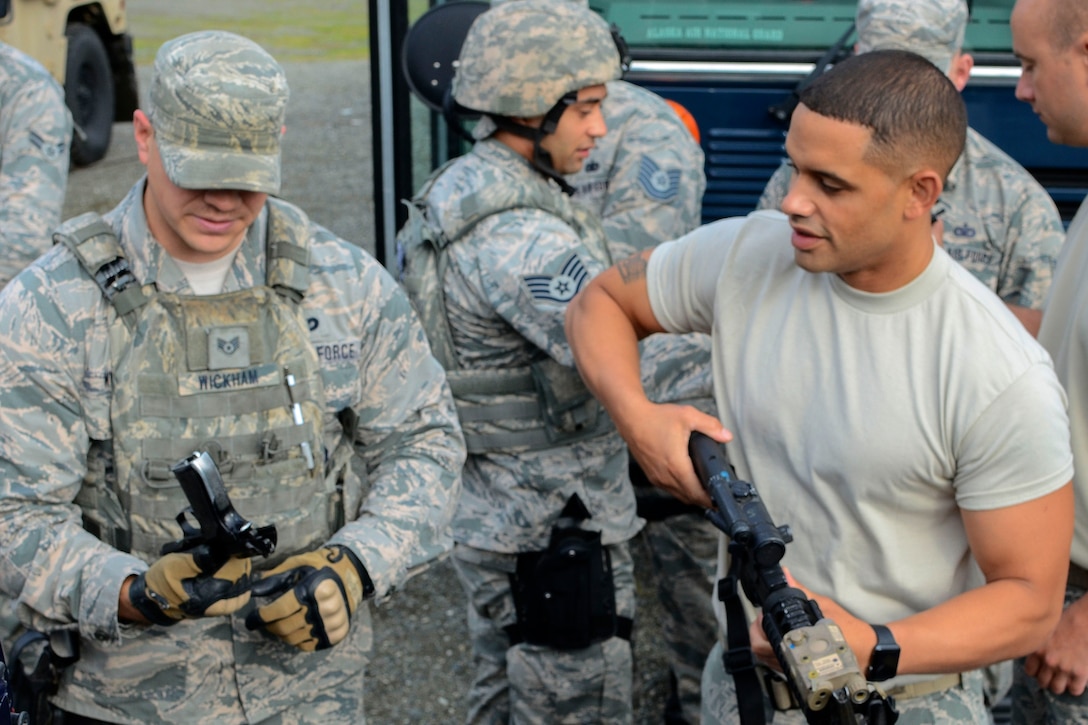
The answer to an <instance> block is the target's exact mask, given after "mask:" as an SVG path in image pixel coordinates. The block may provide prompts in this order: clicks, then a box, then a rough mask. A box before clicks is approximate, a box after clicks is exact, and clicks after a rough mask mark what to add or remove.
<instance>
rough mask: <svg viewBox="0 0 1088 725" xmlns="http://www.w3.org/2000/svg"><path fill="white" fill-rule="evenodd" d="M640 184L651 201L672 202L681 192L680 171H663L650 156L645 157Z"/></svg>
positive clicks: (639, 170)
mask: <svg viewBox="0 0 1088 725" xmlns="http://www.w3.org/2000/svg"><path fill="white" fill-rule="evenodd" d="M638 183H639V184H641V185H642V189H643V190H644V191H645V192H646V195H647V196H649V197H650V198H651V199H657V200H658V201H671V200H672V199H674V198H675V197H676V195H677V194H678V193H679V192H680V169H668V170H666V169H662V168H661V167H660V166H658V165H657V162H656V161H654V160H653V159H651V158H650V157H649V156H643V157H642V163H641V164H639V167H638Z"/></svg>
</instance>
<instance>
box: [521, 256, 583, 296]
mask: <svg viewBox="0 0 1088 725" xmlns="http://www.w3.org/2000/svg"><path fill="white" fill-rule="evenodd" d="M522 279H524V280H525V286H526V287H527V288H528V289H529V294H531V295H532V296H533V298H534V299H538V300H549V301H551V302H570V301H571V300H572V299H573V298H574V295H576V294H578V290H580V289H582V285H583V284H585V283H586V280H588V279H589V272H587V271H586V266H585V265H584V264H582V260H581V258H580V257H579V256H578V255H577V254H572V255H570V258H568V259H567V261H566V262H565V263H564V264H563V269H562V270H560V272H559V274H557V275H554V276H553V275H550V274H527V275H525V276H523V277H522Z"/></svg>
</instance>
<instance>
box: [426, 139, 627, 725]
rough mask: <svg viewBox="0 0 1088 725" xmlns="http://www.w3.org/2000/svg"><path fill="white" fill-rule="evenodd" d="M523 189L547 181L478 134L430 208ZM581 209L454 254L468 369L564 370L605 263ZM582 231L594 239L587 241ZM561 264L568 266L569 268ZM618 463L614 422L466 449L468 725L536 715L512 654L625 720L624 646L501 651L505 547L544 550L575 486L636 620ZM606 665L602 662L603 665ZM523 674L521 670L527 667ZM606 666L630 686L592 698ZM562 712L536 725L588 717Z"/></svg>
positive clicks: (451, 304) (567, 699)
mask: <svg viewBox="0 0 1088 725" xmlns="http://www.w3.org/2000/svg"><path fill="white" fill-rule="evenodd" d="M529 185H549V182H548V181H547V180H546V179H544V178H543V177H542V176H541V175H540V174H539V173H537V172H536V171H534V170H533V169H532V168H531V167H530V166H529V165H528V164H527V163H526V161H525V160H524V159H523V158H522V157H521V156H519V155H517V154H516V153H514V152H513V151H512V150H510V149H509V148H508V147H506V146H505V145H503V144H501V143H499V142H498V141H495V140H493V139H487V140H484V141H480V142H478V143H477V144H476V146H475V147H474V148H473V150H472V152H471V153H469V154H468V155H467V156H465V157H463V158H462V159H460V160H458V162H457V163H455V164H454V165H453V166H452V167H451V168H450V169H449V170H448V171H447V172H446V173H445V174H444V175H443V176H441V177H440V178H439V179H438V181H437V183H436V184H435V186H434V187H433V189H432V191H431V194H430V195H429V196H428V200H429V202H430V205H431V215H432V218H434V219H436V220H438V221H439V224H440V225H441V226H443V227H444V228H449V227H451V226H452V225H453V224H455V223H456V222H455V219H456V216H457V215H458V213H459V209H458V207H459V204H460V201H461V199H463V198H464V197H466V196H470V195H472V194H473V193H476V192H479V191H481V190H485V189H488V188H491V187H505V188H515V189H516V188H518V187H522V186H529ZM551 186H552V188H551V189H550V191H551V193H552V194H554V195H555V196H556V198H557V199H558V200H559V201H560V202H565V203H567V204H568V205H569V202H566V200H565V199H564V197H563V194H562V192H561V191H560V190H559V189H558V188H557V187H555V186H554V185H551ZM572 213H573V209H572ZM582 216H583V220H584V221H583V227H582V228H580V229H573V228H571V227H570V226H568V225H567V224H566V223H565V222H563V221H562V220H560V219H557V218H556V217H554V216H551V215H550V214H547V213H545V212H543V211H539V210H534V209H517V210H512V211H508V212H504V213H501V214H495V215H493V216H491V217H488V218H487V219H485V220H484V221H483V222H481V223H480V224H478V225H477V226H476V228H475V229H474V230H473V231H472V232H471V233H470V234H469V235H467V236H465V237H462V238H461V239H460V240H459V241H458V242H457V243H456V244H454V245H453V246H452V247H451V248H450V257H451V259H450V269H449V272H448V273H447V277H446V280H445V285H444V289H445V292H446V304H447V306H448V309H449V314H450V325H451V328H452V333H453V340H454V347H455V349H456V351H457V354H458V356H459V357H460V358H461V360H462V361H463V362H464V363H465V364H466V366H468V367H470V368H471V369H473V370H496V371H498V370H505V369H508V368H511V367H519V366H522V365H525V364H528V363H529V362H531V361H532V360H534V359H535V358H537V357H539V356H540V355H541V354H542V353H543V354H546V355H548V356H549V357H551V358H552V359H554V360H556V361H558V362H560V363H562V364H563V365H566V366H572V365H573V360H572V359H571V357H570V349H569V348H568V347H567V344H566V337H565V335H564V332H563V316H564V312H565V310H566V302H567V301H569V299H570V298H571V297H573V295H574V293H576V292H577V291H578V289H580V287H581V284H582V283H584V281H585V280H588V279H589V278H590V277H592V276H593V275H596V274H598V273H600V272H601V271H602V270H603V269H604V268H605V267H606V266H607V265H608V262H609V260H608V259H607V257H605V256H603V254H602V252H603V250H604V244H603V233H602V232H601V230H600V227H599V225H598V224H596V223H595V220H593V219H592V218H591V217H590V216H589V215H588V214H584V215H582ZM585 237H595V238H596V239H597V243H596V244H594V243H592V241H591V240H586V239H585ZM571 267H574V268H576V270H577V272H576V273H574V274H572V273H570V271H569V270H570V269H571ZM564 275H567V276H568V277H571V278H572V279H573V280H574V283H573V284H572V285H571V286H570V287H569V288H568V289H567V290H566V291H565V294H563V295H561V296H559V298H558V299H557V298H556V296H553V295H550V294H548V292H547V290H546V289H545V290H541V288H540V287H538V286H534V285H533V284H532V280H533V279H536V278H541V277H547V278H550V279H556V278H560V277H563V276H564ZM626 463H627V459H626V448H625V447H624V445H623V441H622V440H621V439H620V437H619V435H618V434H617V433H616V432H615V431H614V430H613V431H609V432H608V433H606V434H604V435H601V436H597V437H594V438H590V439H588V440H585V441H581V442H577V443H574V444H568V445H561V446H556V447H553V448H548V449H544V450H534V451H526V452H520V453H502V452H495V453H484V454H472V455H470V456H469V458H468V461H467V463H466V464H465V470H464V488H463V492H462V495H461V500H460V505H459V506H458V508H457V513H456V515H455V516H454V521H453V536H454V539H455V540H456V542H457V544H458V546H457V548H456V549H455V550H454V562H455V564H456V565H457V568H458V571H459V573H460V575H461V578H462V582H463V583H464V585H465V588H466V592H467V594H468V596H469V599H470V603H471V606H470V609H469V612H470V614H469V621H470V625H471V626H472V636H473V649H474V655H475V657H476V659H477V664H478V667H479V671H478V675H477V681H476V683H475V685H474V687H473V691H472V693H470V696H469V704H470V710H471V712H470V718H469V720H470V722H485V721H486V722H491V721H505V720H506V717H507V715H506V714H505V713H506V712H507V708H508V707H509V713H510V715H514V716H515V718H516V721H517V722H534V721H535V720H533V719H532V718H531V717H530V712H531V711H532V710H534V709H535V708H536V703H531V704H530V705H529V707H528V708H527V709H528V711H529V712H524V711H521V710H520V709H519V708H520V707H521V706H522V701H521V699H520V697H519V696H522V695H524V694H526V693H531V692H532V691H533V690H534V689H539V688H538V687H537V688H534V687H533V686H532V685H533V683H529V682H526V681H524V680H522V679H520V678H518V677H517V673H516V672H514V671H512V670H511V669H510V662H511V660H512V658H514V657H519V658H522V657H530V656H535V658H536V659H537V660H539V661H538V662H537V664H536V668H542V669H545V670H546V673H545V674H543V675H541V676H542V677H545V678H552V679H553V680H554V681H553V683H551V686H550V687H548V688H545V689H549V690H554V691H557V692H562V691H563V690H564V688H570V690H571V691H574V690H577V689H578V687H585V688H586V691H587V692H591V693H593V692H595V693H597V694H596V700H597V701H599V699H600V697H601V695H602V694H605V693H607V695H608V696H609V697H611V698H615V702H614V703H605V707H604V709H603V710H601V711H597V710H595V709H594V710H591V711H590V712H593V713H598V714H595V715H592V716H591V719H592V720H597V718H598V717H599V718H603V719H602V720H601V721H602V722H622V721H624V718H623V717H622V716H617V715H616V713H624V712H626V713H627V716H628V717H629V715H630V694H631V682H630V656H631V655H630V647H629V645H628V643H627V642H624V641H622V640H619V639H618V638H613V639H612V640H608V641H606V642H604V643H601V644H599V645H593V647H592V648H591V649H594V650H595V651H594V652H586V651H575V652H556V651H547V650H544V649H543V648H539V647H533V646H532V645H528V644H519V645H515V646H513V647H510V646H509V641H508V640H507V636H506V634H505V632H504V631H503V630H504V628H506V627H507V626H509V625H511V624H513V623H514V621H515V619H514V609H513V603H512V600H511V593H510V583H509V577H508V574H509V573H510V572H512V571H513V566H514V560H515V558H516V557H515V556H514V555H515V554H517V553H520V552H527V551H540V550H542V549H544V548H545V547H546V546H547V545H548V540H549V535H550V532H551V530H552V527H553V526H555V525H556V523H557V521H558V519H559V514H560V512H561V511H562V509H563V507H564V505H565V503H566V502H567V500H568V499H569V498H570V496H571V495H572V494H577V495H578V497H579V498H580V499H581V501H582V502H583V503H584V504H585V506H586V508H587V509H588V510H589V512H590V513H591V518H590V519H589V521H588V522H587V526H588V527H591V528H593V529H595V530H599V531H601V534H602V537H601V538H602V543H604V544H605V545H608V546H609V547H610V549H611V555H612V560H613V566H614V567H615V586H616V598H617V603H616V606H617V613H618V614H619V615H620V616H624V617H628V618H633V616H634V580H633V576H632V573H631V561H630V555H629V554H628V553H627V551H626V546H627V545H626V543H625V542H627V541H628V540H629V539H630V538H631V537H633V536H634V535H635V534H636V533H637V531H638V529H639V525H640V523H641V522H640V521H639V520H638V519H637V518H636V516H635V501H634V496H633V494H632V491H631V488H630V486H629V485H628V483H627V465H626ZM597 650H600V651H599V652H598V651H597ZM603 662H611V663H612V665H611V666H609V667H604V668H603V669H602V666H603ZM579 663H581V664H579ZM523 670H524V671H526V672H528V671H531V670H530V668H528V667H526V668H523ZM613 670H617V671H621V672H622V671H623V670H626V671H627V680H626V682H622V683H612V685H610V687H609V688H605V689H604V690H603V692H602V690H601V689H600V687H601V684H602V683H601V681H600V678H601V677H604V676H606V675H607V674H608V673H609V672H610V671H613ZM504 671H505V675H504ZM574 672H577V673H579V674H577V675H575V674H573V673H574ZM594 673H596V674H594ZM507 679H509V687H510V689H511V695H510V703H509V705H507V702H506V699H507V698H506V694H505V690H506V688H507ZM575 683H580V684H578V685H577V686H576V685H575ZM613 687H614V688H615V689H612V688H613ZM568 707H570V708H572V709H574V708H583V707H584V703H582V702H581V701H579V700H578V699H577V698H575V697H573V696H572V695H571V694H569V693H564V696H563V697H562V698H559V699H558V700H557V701H556V702H555V703H553V707H551V708H549V710H550V714H548V715H543V720H541V722H555V720H552V719H551V718H554V717H573V716H575V715H577V713H578V712H582V713H584V712H585V710H584V709H582V710H575V712H573V713H568V712H567V711H566V710H565V708H568ZM595 707H596V706H595ZM538 713H539V711H538ZM493 718H494V719H493ZM564 721H565V720H564ZM579 721H580V720H579Z"/></svg>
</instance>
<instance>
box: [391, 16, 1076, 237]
mask: <svg viewBox="0 0 1088 725" xmlns="http://www.w3.org/2000/svg"><path fill="white" fill-rule="evenodd" d="M370 1H371V6H372V12H375V13H377V15H375V16H372V17H377V18H379V22H378V23H372V31H371V32H372V38H371V47H372V48H374V49H376V50H377V53H376V57H375V58H374V59H373V60H372V64H373V65H372V88H373V93H374V94H375V95H374V97H373V104H374V109H375V118H376V121H377V123H376V125H375V135H374V147H373V151H374V160H375V189H377V190H380V194H379V198H378V199H377V201H378V204H377V205H376V216H377V220H378V222H379V243H378V250H377V251H378V256H379V258H383V257H384V255H386V254H389V253H390V245H391V244H392V238H393V234H394V232H395V230H396V229H397V228H399V226H400V225H401V224H403V221H404V216H403V210H402V209H401V208H400V207H399V204H398V201H399V199H403V198H407V197H410V196H411V195H412V193H413V192H414V190H415V189H416V188H418V186H419V184H420V183H421V182H422V181H423V178H424V177H425V176H426V174H427V173H428V172H429V171H430V170H431V169H433V168H435V167H437V166H438V165H439V164H441V163H442V162H443V161H445V160H446V159H448V158H450V157H451V156H456V155H458V154H459V153H461V152H463V151H464V150H465V148H466V145H465V143H464V141H463V140H461V139H460V138H459V137H458V136H457V135H456V134H455V133H453V132H452V131H451V129H450V127H449V126H448V125H447V124H446V123H445V121H444V119H443V118H442V114H441V113H439V112H438V111H437V110H435V108H434V106H433V105H431V106H428V105H426V104H425V103H422V102H421V101H420V100H419V98H418V96H419V95H420V94H419V91H420V90H421V89H420V88H418V87H413V88H412V89H411V90H415V91H416V93H411V92H409V90H410V88H409V83H408V82H407V79H406V73H405V63H404V62H403V61H402V60H400V59H399V56H400V54H402V53H403V39H404V36H405V35H407V34H408V31H409V29H410V28H411V27H412V25H413V23H414V22H415V20H416V19H418V18H419V17H420V16H421V15H422V14H423V13H425V12H426V11H428V10H429V9H432V8H433V6H434V5H438V4H441V5H447V6H454V5H459V6H461V7H462V9H463V10H464V11H465V13H458V12H457V8H454V7H449V8H443V11H442V12H443V13H444V14H445V13H446V12H447V11H449V14H448V15H445V17H444V18H443V19H442V21H441V22H442V23H443V24H444V25H448V26H449V27H447V28H445V29H446V30H447V31H450V32H447V33H444V34H443V37H444V39H446V40H447V41H449V42H453V41H455V40H459V39H458V38H455V37H454V36H456V35H457V31H456V30H455V29H454V27H455V26H456V25H457V21H456V18H457V17H458V15H460V16H461V18H462V19H461V21H460V22H462V23H470V22H471V18H473V17H475V14H476V13H479V12H481V11H482V10H483V9H486V7H488V3H487V2H473V1H472V0H452V2H447V3H434V2H432V3H430V4H429V5H428V4H427V3H424V2H421V1H420V0H414V1H413V2H407V0H400V2H396V1H394V2H393V3H392V4H389V3H387V2H380V1H379V0H370ZM556 1H557V2H559V1H561V0H556ZM1014 2H1015V0H974V1H973V3H971V17H970V23H969V25H968V29H967V34H966V38H965V42H964V51H965V52H968V53H970V54H971V55H972V56H973V57H974V59H975V66H974V69H973V70H972V73H971V79H970V81H969V82H968V84H967V87H966V88H965V89H964V92H963V96H964V100H965V102H966V104H967V109H968V114H969V118H970V123H971V126H972V127H974V128H975V130H977V131H978V132H979V133H981V134H982V135H984V136H986V137H987V138H988V139H990V140H991V141H993V142H994V143H995V144H997V145H998V146H999V147H1001V148H1002V149H1004V150H1005V152H1006V153H1008V154H1009V155H1010V156H1012V157H1013V158H1014V159H1016V160H1017V161H1019V162H1020V163H1021V164H1022V165H1023V166H1024V167H1025V168H1027V170H1028V171H1029V172H1031V173H1032V174H1033V175H1034V176H1035V177H1036V178H1037V179H1038V180H1039V181H1040V183H1042V185H1043V186H1044V187H1045V188H1046V189H1047V191H1048V192H1049V193H1050V195H1051V197H1052V198H1053V199H1054V201H1055V203H1056V204H1057V206H1058V210H1059V211H1060V212H1061V215H1062V218H1063V219H1064V220H1065V221H1066V223H1068V222H1069V220H1070V219H1072V217H1073V214H1074V213H1075V212H1076V209H1077V207H1078V206H1079V204H1080V202H1081V200H1083V199H1084V198H1085V196H1086V195H1088V149H1072V148H1068V147H1064V146H1057V145H1055V144H1052V143H1051V142H1050V141H1048V140H1047V137H1046V128H1045V126H1044V125H1043V124H1042V122H1041V121H1039V119H1038V118H1037V117H1036V116H1035V114H1034V113H1033V112H1032V110H1031V108H1030V107H1029V106H1028V105H1027V104H1025V103H1022V102H1020V101H1018V100H1016V97H1015V94H1014V89H1015V87H1016V83H1017V80H1018V78H1019V77H1020V65H1019V62H1018V60H1017V59H1016V57H1015V56H1014V55H1013V53H1012V35H1011V32H1010V30H1009V15H1010V13H1011V11H1012V6H1013V4H1014ZM468 6H475V9H474V10H473V9H471V8H470V7H468ZM590 7H592V8H593V9H594V10H596V11H597V12H599V13H600V14H601V15H602V16H603V17H604V18H605V19H606V20H608V21H609V22H611V23H614V24H615V25H616V26H617V27H618V28H619V29H620V31H621V32H622V34H623V36H624V38H625V39H626V41H627V44H628V46H629V49H630V51H631V56H632V64H631V70H630V71H629V72H628V74H627V76H626V79H627V80H629V81H632V82H634V83H638V84H639V85H642V86H645V87H646V88H649V89H650V90H653V91H655V92H656V93H658V94H659V95H661V96H663V97H665V98H666V99H669V100H672V101H675V102H676V103H679V104H680V105H681V106H683V107H684V108H685V109H686V110H687V111H688V112H690V114H691V116H692V117H693V118H694V121H695V122H696V124H697V125H698V128H699V135H700V139H701V143H702V146H703V151H704V152H705V154H706V174H707V190H706V195H705V197H704V199H703V220H704V221H712V220H714V219H719V218H721V217H726V216H737V215H744V214H747V213H748V212H750V211H752V209H754V208H755V205H756V202H757V201H758V199H759V196H760V194H761V193H762V191H763V187H764V186H765V184H766V182H767V180H768V179H769V178H770V176H771V174H772V173H773V172H774V170H775V169H776V168H778V166H779V164H780V163H781V161H782V160H783V158H784V141H785V134H786V129H787V124H788V115H786V114H784V113H783V110H782V109H783V107H784V104H786V103H787V102H788V101H789V100H790V98H791V96H793V94H794V91H795V90H796V88H797V86H798V84H800V83H802V82H804V81H805V80H806V79H807V78H808V77H809V76H810V74H811V73H812V72H813V70H814V69H815V68H817V67H821V68H823V67H826V66H827V65H828V64H830V63H833V62H834V61H835V60H838V59H840V58H841V57H843V56H844V54H848V53H850V52H852V48H853V45H854V37H853V23H854V14H855V9H856V0H590ZM383 13H384V14H383ZM389 13H391V17H390V16H389V15H388V14H389ZM467 27H468V26H467V24H464V30H467ZM383 33H384V35H383ZM460 38H463V34H462V35H461V36H460ZM459 48H460V45H459V42H457V43H455V44H454V47H453V48H452V50H451V49H446V50H445V52H446V54H447V55H451V56H452V57H456V51H457V50H458V49H459ZM452 72H453V71H452V68H450V67H448V65H447V66H446V67H444V68H441V69H439V71H438V74H439V76H441V77H442V78H444V79H447V80H448V78H450V77H452ZM383 74H384V75H383ZM422 90H424V92H426V89H422ZM407 117H411V118H412V122H411V123H405V122H404V119H405V118H407ZM383 238H384V240H385V241H384V245H385V249H384V250H383V241H382V240H383Z"/></svg>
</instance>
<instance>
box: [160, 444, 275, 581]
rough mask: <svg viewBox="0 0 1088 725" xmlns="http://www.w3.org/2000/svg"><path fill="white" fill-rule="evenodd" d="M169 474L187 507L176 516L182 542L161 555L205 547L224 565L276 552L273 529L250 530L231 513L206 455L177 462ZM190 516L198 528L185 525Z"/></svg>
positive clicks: (165, 548) (249, 525)
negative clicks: (235, 559)
mask: <svg viewBox="0 0 1088 725" xmlns="http://www.w3.org/2000/svg"><path fill="white" fill-rule="evenodd" d="M171 470H172V471H173V472H174V477H175V478H177V479H178V483H180V484H181V490H182V491H184V492H185V498H187V499H188V500H189V506H188V507H187V508H186V509H184V510H183V511H182V512H181V513H179V514H178V516H177V521H178V523H179V524H180V525H181V531H182V534H183V536H182V538H181V539H180V540H179V541H172V542H169V543H167V544H164V545H163V547H162V553H163V554H170V553H173V552H176V551H188V550H190V549H192V548H194V547H196V546H198V545H200V544H207V545H208V548H209V549H210V550H211V552H212V553H213V555H215V556H216V557H217V558H222V559H223V560H224V561H226V559H227V558H228V557H230V556H242V557H250V556H256V555H257V554H260V555H261V556H268V555H269V554H271V553H272V552H273V551H275V550H276V527H275V525H268V526H258V527H254V526H253V523H252V522H250V521H247V520H246V519H244V518H242V516H241V515H240V514H239V513H238V512H237V511H235V510H234V505H233V504H232V503H231V502H230V496H228V495H227V489H226V487H225V486H224V485H223V479H222V478H221V477H220V475H219V469H218V468H216V466H215V463H214V462H213V461H212V457H211V456H209V455H208V453H207V452H206V451H203V452H197V453H193V454H192V455H191V456H189V457H188V458H184V459H182V460H180V461H178V462H177V463H175V464H174V466H173V467H172V468H171ZM190 515H192V516H193V517H194V518H195V519H196V522H197V525H198V526H199V527H200V528H197V527H196V526H193V525H192V524H191V523H190V522H189V516H190Z"/></svg>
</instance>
